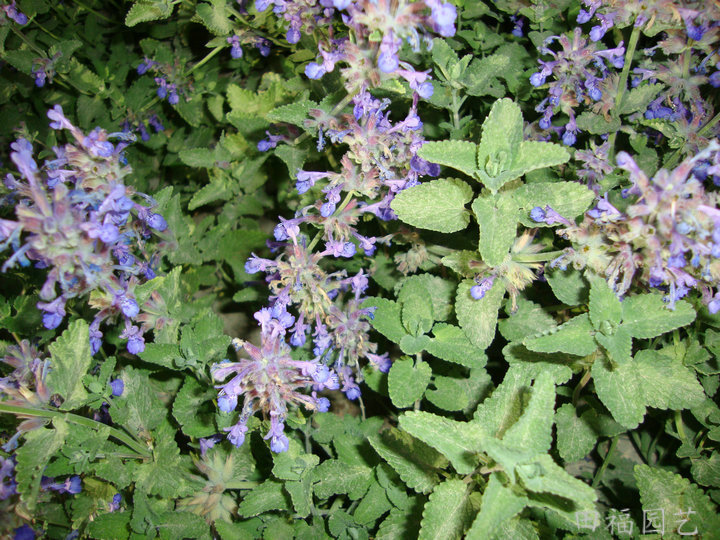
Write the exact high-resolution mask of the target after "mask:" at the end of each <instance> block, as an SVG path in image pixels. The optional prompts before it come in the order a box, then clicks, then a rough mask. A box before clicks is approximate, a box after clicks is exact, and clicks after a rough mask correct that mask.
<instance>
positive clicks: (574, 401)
mask: <svg viewBox="0 0 720 540" xmlns="http://www.w3.org/2000/svg"><path fill="white" fill-rule="evenodd" d="M590 377H592V372H591V371H590V369H586V370H585V373H584V374H583V376H582V379H580V382H578V384H577V386H576V387H575V390H573V395H572V404H573V407H577V402H578V399H580V392H582V389H583V388H585V386H586V385H587V383H588V382H590Z"/></svg>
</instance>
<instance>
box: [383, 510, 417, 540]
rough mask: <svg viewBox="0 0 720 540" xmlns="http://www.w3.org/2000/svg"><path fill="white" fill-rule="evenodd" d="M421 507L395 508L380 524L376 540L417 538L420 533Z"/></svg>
mask: <svg viewBox="0 0 720 540" xmlns="http://www.w3.org/2000/svg"><path fill="white" fill-rule="evenodd" d="M420 519H421V514H420V508H412V507H410V508H405V509H400V508H393V509H392V510H391V511H390V514H389V515H388V517H386V518H385V519H384V520H383V522H382V523H381V524H380V528H379V529H378V533H377V536H376V537H375V538H376V540H398V539H400V538H402V539H408V540H409V539H411V538H417V537H418V534H420Z"/></svg>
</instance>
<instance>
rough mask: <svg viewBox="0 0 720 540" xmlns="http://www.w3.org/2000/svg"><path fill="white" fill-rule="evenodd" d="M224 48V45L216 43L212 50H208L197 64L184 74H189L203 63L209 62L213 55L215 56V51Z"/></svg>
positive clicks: (217, 51)
mask: <svg viewBox="0 0 720 540" xmlns="http://www.w3.org/2000/svg"><path fill="white" fill-rule="evenodd" d="M224 48H225V45H218V46H217V47H215V48H214V49H213V50H212V51H210V52H209V53H207V54H206V55H205V58H203V59H202V60H200V61H199V62H198V63H197V64H195V65H194V66H193V67H191V68H190V70H189V71H188V72H187V73H186V75H190V74H191V73H192V72H193V71H195V70H196V69H197V68H199V67H201V66H203V65H205V64H206V63H207V62H209V61H210V60H211V59H212V58H213V56H215V55H216V54H217V53H219V52H220V51H222V50H223V49H224Z"/></svg>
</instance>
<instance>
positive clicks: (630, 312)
mask: <svg viewBox="0 0 720 540" xmlns="http://www.w3.org/2000/svg"><path fill="white" fill-rule="evenodd" d="M662 298H663V297H662V294H641V295H638V296H630V297H628V298H626V299H625V300H624V301H623V323H622V325H623V326H624V327H625V328H626V329H627V330H628V331H629V332H630V335H631V336H632V337H634V338H646V339H647V338H653V337H655V336H659V335H661V334H664V333H665V332H669V331H670V330H675V329H676V328H680V327H683V326H685V325H688V324H690V323H691V322H693V321H694V320H695V316H696V313H695V310H694V309H693V307H692V305H691V304H689V303H688V302H686V301H685V300H680V301H678V302H676V303H675V309H673V310H670V309H668V307H667V304H666V303H665V302H663V299H662Z"/></svg>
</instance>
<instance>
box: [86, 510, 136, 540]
mask: <svg viewBox="0 0 720 540" xmlns="http://www.w3.org/2000/svg"><path fill="white" fill-rule="evenodd" d="M129 524H130V512H129V511H126V512H108V513H106V514H100V515H99V516H95V518H94V519H93V520H92V521H91V522H90V523H88V529H87V531H88V533H89V534H90V536H91V537H92V538H97V539H98V540H125V539H126V538H128V537H129V536H130V528H129V527H128V525H129Z"/></svg>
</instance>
